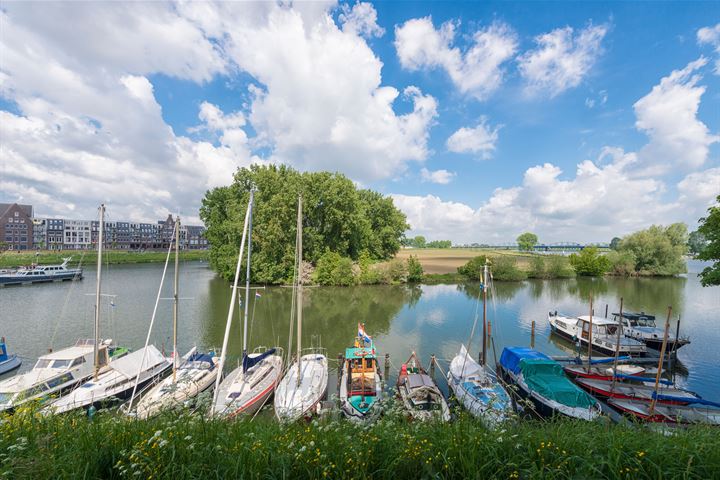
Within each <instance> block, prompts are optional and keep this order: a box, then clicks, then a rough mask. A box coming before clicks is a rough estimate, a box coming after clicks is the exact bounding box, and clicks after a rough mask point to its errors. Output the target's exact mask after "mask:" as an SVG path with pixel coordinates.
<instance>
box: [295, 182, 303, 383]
mask: <svg viewBox="0 0 720 480" xmlns="http://www.w3.org/2000/svg"><path fill="white" fill-rule="evenodd" d="M302 248H303V247H302V195H300V196H299V197H298V217H297V256H298V278H297V307H296V308H297V364H298V371H297V385H298V387H299V386H300V375H301V372H302V369H301V368H300V364H301V363H302V361H301V358H300V353H301V352H300V343H301V339H302V310H303V309H302V284H303V280H302V275H303V263H302V258H303V253H302Z"/></svg>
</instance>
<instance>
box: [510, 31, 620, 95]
mask: <svg viewBox="0 0 720 480" xmlns="http://www.w3.org/2000/svg"><path fill="white" fill-rule="evenodd" d="M607 31H608V27H607V26H606V25H588V26H587V27H585V28H583V29H581V30H579V31H577V32H575V30H574V29H573V28H572V27H564V28H558V29H555V30H553V31H551V32H548V33H544V34H542V35H538V36H537V37H535V42H536V43H537V48H535V49H534V50H530V51H528V52H525V53H524V54H522V55H521V56H520V57H518V66H519V68H520V74H521V75H522V76H523V78H524V79H525V80H526V82H527V88H528V91H529V92H531V93H539V92H544V93H546V94H548V95H549V96H550V97H554V96H556V95H559V94H560V93H562V92H564V91H565V90H568V89H570V88H573V87H577V86H578V85H580V82H581V81H582V80H583V79H584V78H585V77H586V76H587V74H588V73H589V72H590V69H591V68H592V66H593V65H594V64H595V62H596V60H597V57H598V56H599V55H600V53H601V52H602V48H601V43H602V40H603V38H604V37H605V35H606V33H607Z"/></svg>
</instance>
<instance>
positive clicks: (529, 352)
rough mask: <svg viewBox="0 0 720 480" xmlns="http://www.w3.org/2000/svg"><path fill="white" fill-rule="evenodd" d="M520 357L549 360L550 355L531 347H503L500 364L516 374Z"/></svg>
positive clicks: (518, 371)
mask: <svg viewBox="0 0 720 480" xmlns="http://www.w3.org/2000/svg"><path fill="white" fill-rule="evenodd" d="M522 359H541V360H550V357H548V356H547V355H545V354H544V353H541V352H538V351H537V350H533V349H532V348H525V347H505V348H504V349H503V351H502V354H501V355H500V365H502V366H503V367H505V368H506V369H508V370H510V371H511V372H513V373H514V374H516V375H517V374H519V373H520V361H521V360H522Z"/></svg>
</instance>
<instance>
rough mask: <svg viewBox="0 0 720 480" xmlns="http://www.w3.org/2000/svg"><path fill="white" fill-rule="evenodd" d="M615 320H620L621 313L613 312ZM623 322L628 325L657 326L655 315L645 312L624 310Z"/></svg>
mask: <svg viewBox="0 0 720 480" xmlns="http://www.w3.org/2000/svg"><path fill="white" fill-rule="evenodd" d="M613 320H614V321H616V322H619V321H620V314H619V313H613ZM622 323H623V325H624V326H626V327H652V328H657V325H656V324H655V315H648V314H647V313H645V312H640V313H633V312H623V314H622Z"/></svg>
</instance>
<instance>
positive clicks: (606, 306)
mask: <svg viewBox="0 0 720 480" xmlns="http://www.w3.org/2000/svg"><path fill="white" fill-rule="evenodd" d="M605 318H608V304H607V303H606V304H605Z"/></svg>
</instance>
